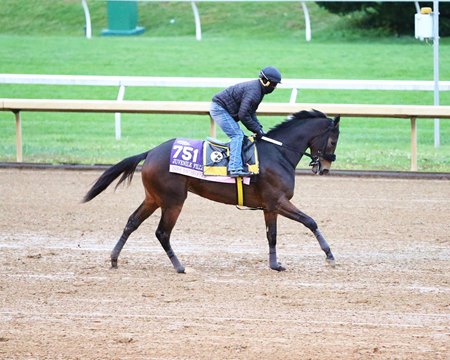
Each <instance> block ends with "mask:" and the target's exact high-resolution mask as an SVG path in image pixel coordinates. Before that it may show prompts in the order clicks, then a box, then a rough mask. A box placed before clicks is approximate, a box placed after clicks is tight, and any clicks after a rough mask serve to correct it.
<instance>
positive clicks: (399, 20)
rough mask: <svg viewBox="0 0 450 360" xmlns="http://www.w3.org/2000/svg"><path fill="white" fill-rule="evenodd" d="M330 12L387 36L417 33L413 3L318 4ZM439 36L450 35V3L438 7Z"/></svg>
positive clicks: (358, 25)
mask: <svg viewBox="0 0 450 360" xmlns="http://www.w3.org/2000/svg"><path fill="white" fill-rule="evenodd" d="M317 4H318V5H319V6H320V7H322V8H325V9H327V10H328V11H329V12H330V13H333V14H339V15H345V16H347V19H348V20H349V21H350V22H351V23H353V25H354V26H356V27H360V28H376V29H379V30H381V31H383V32H385V33H386V34H396V35H412V34H414V14H415V13H416V7H415V5H414V3H413V2H318V3H317ZM420 6H421V7H433V3H429V2H421V3H420ZM439 34H440V36H449V35H450V3H449V2H441V3H440V4H439Z"/></svg>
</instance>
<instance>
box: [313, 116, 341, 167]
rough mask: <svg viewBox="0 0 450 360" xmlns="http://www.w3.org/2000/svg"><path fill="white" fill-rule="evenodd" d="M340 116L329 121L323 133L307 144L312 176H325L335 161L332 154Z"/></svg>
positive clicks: (336, 141)
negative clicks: (309, 152) (310, 158)
mask: <svg viewBox="0 0 450 360" xmlns="http://www.w3.org/2000/svg"><path fill="white" fill-rule="evenodd" d="M339 120H340V116H336V117H335V118H334V119H333V120H331V119H330V121H329V124H328V127H327V129H326V130H325V131H322V132H321V133H319V135H316V136H315V137H313V138H312V139H311V141H310V143H309V148H310V150H311V157H312V161H311V163H310V165H311V166H312V171H313V173H314V174H317V173H319V174H320V175H327V174H328V173H329V171H330V168H331V163H332V162H333V161H334V160H336V155H335V154H334V152H335V150H336V146H337V143H338V139H339Z"/></svg>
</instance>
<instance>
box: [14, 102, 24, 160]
mask: <svg viewBox="0 0 450 360" xmlns="http://www.w3.org/2000/svg"><path fill="white" fill-rule="evenodd" d="M13 112H14V115H15V117H16V160H17V162H22V120H21V118H20V110H16V111H13Z"/></svg>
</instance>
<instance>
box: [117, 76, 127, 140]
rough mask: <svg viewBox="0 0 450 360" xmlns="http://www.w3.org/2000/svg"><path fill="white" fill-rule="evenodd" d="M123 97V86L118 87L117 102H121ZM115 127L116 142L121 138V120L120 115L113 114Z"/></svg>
mask: <svg viewBox="0 0 450 360" xmlns="http://www.w3.org/2000/svg"><path fill="white" fill-rule="evenodd" d="M124 95H125V86H124V85H120V88H119V93H118V94H117V101H122V100H123V97H124ZM114 116H115V120H116V121H115V126H116V140H120V139H121V138H122V130H121V120H120V113H115V115H114Z"/></svg>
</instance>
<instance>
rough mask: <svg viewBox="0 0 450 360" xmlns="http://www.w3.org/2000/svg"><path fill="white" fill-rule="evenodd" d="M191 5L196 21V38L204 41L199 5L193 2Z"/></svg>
mask: <svg viewBox="0 0 450 360" xmlns="http://www.w3.org/2000/svg"><path fill="white" fill-rule="evenodd" d="M191 5H192V11H193V12H194V19H195V38H196V39H197V40H199V41H200V40H201V39H202V25H201V23H200V15H199V14H198V9H197V4H196V3H195V2H194V1H192V2H191Z"/></svg>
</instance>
